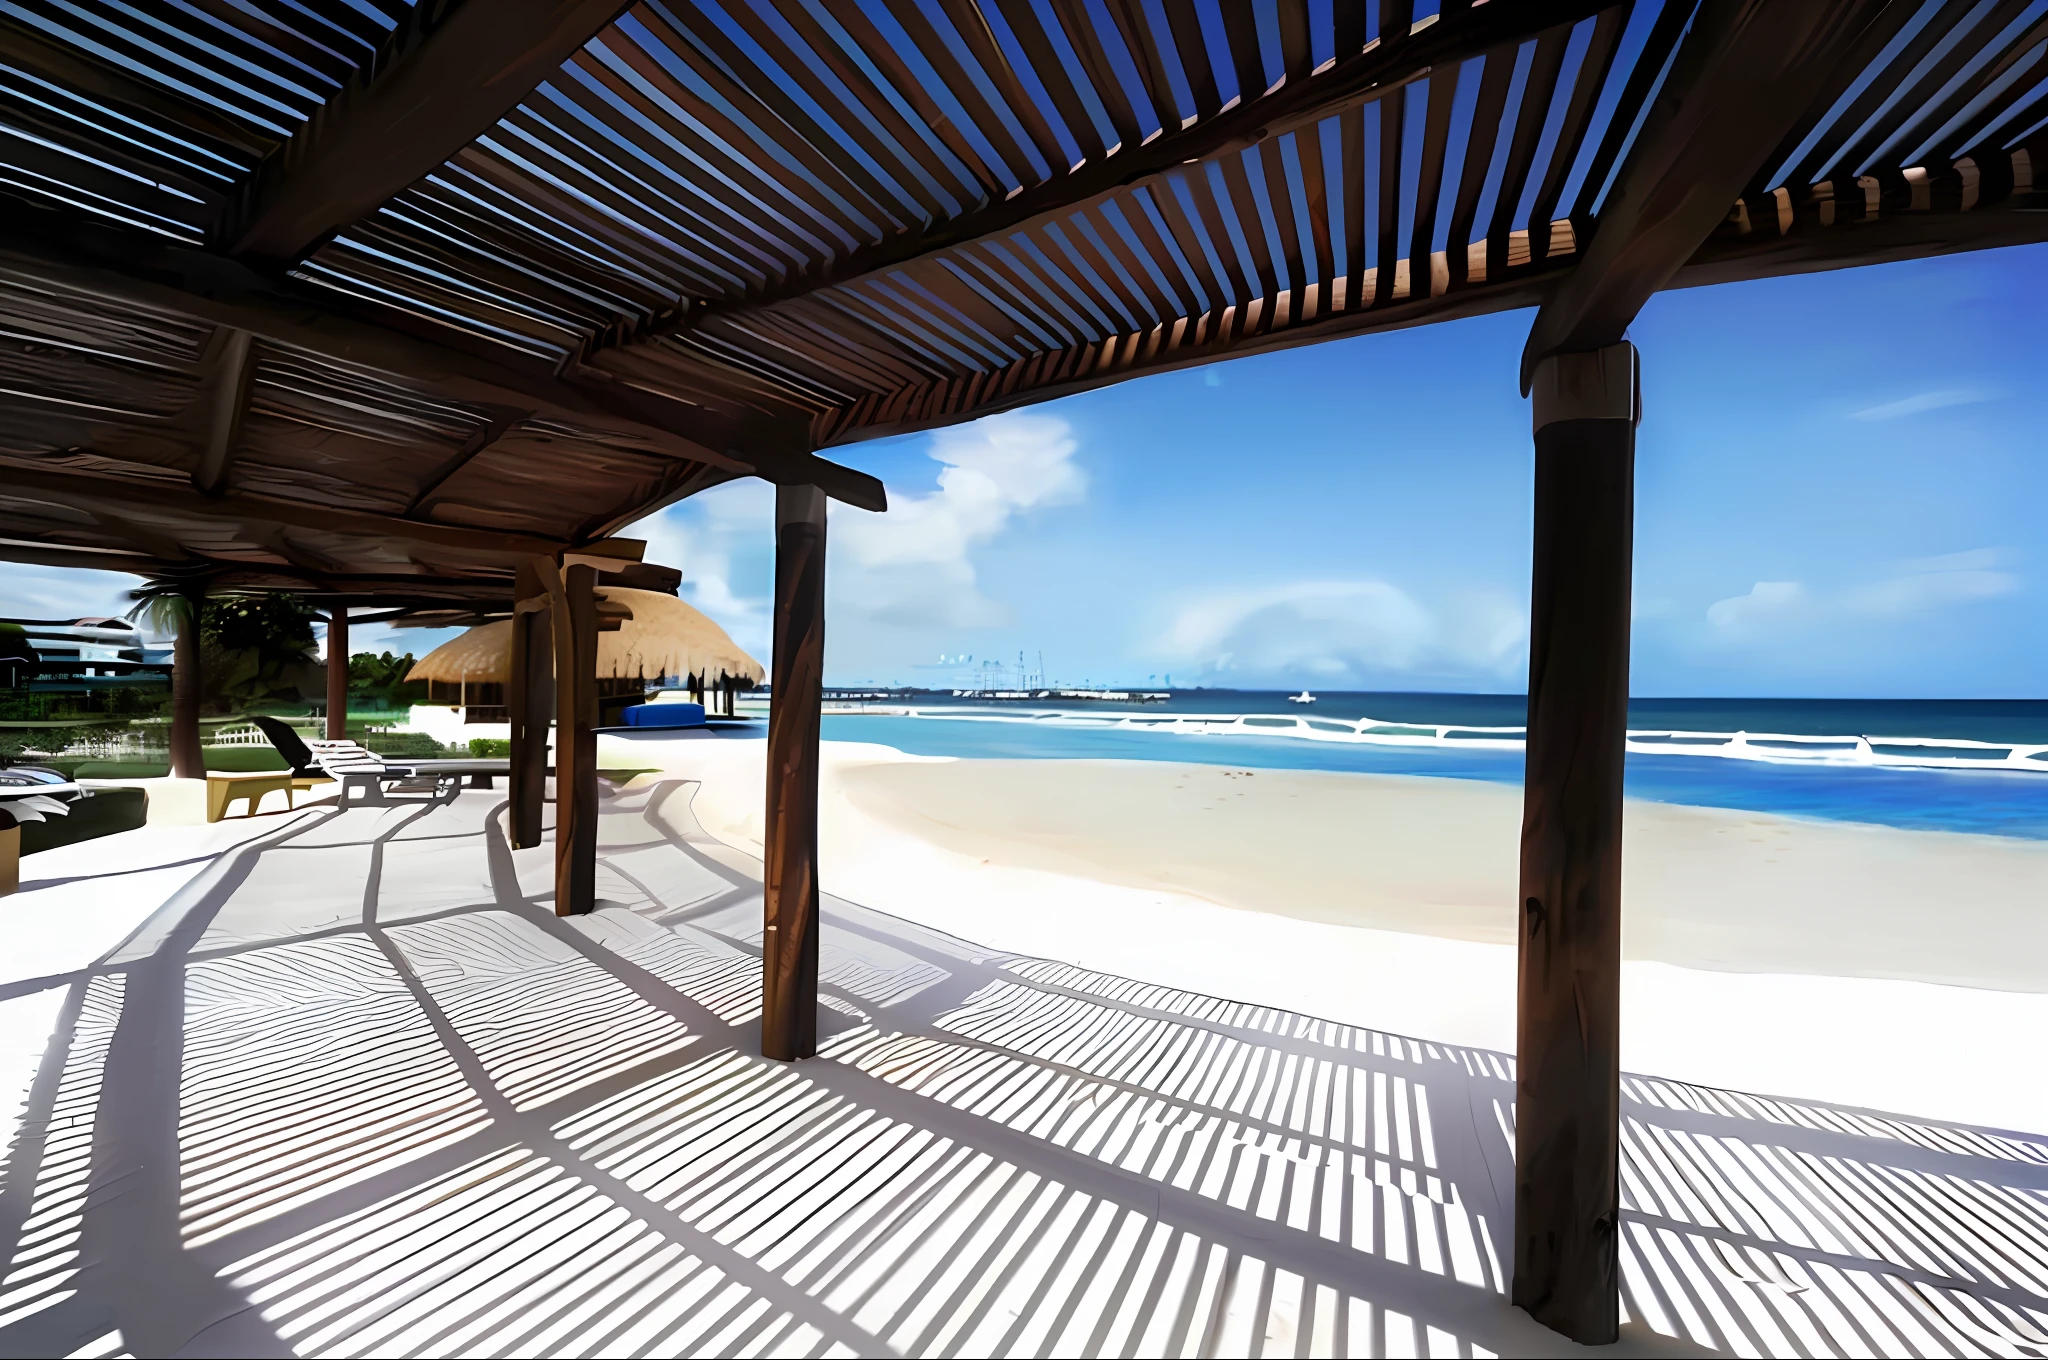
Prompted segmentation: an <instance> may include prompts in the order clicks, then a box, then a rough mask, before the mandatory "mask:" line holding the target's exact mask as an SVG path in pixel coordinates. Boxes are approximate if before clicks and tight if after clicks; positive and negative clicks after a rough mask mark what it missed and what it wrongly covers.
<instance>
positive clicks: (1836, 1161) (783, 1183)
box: [0, 782, 2048, 1356]
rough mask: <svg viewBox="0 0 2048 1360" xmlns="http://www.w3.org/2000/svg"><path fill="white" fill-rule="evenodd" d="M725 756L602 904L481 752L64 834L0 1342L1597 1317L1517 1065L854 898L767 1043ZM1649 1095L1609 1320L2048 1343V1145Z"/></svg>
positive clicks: (10, 1086) (1819, 1107)
mask: <svg viewBox="0 0 2048 1360" xmlns="http://www.w3.org/2000/svg"><path fill="white" fill-rule="evenodd" d="M692 787H693V786H691V785H688V784H685V783H681V782H668V783H662V784H658V785H656V786H654V787H652V788H647V789H640V790H636V791H633V792H629V793H626V794H623V795H612V794H607V796H606V802H605V812H604V817H603V820H602V824H601V840H602V845H601V850H600V854H601V861H602V862H601V865H600V868H599V880H598V881H599V889H598V891H599V894H600V896H601V897H602V898H603V899H605V902H606V905H605V906H604V907H603V909H601V910H600V911H598V912H597V913H595V914H594V915H592V916H589V917H586V918H582V919H578V920H570V921H564V920H559V919H557V918H556V917H555V916H554V915H553V914H552V910H551V903H550V901H549V895H550V890H551V869H552V852H551V850H550V849H549V848H548V847H545V846H544V847H542V848H540V849H538V850H533V851H519V852H514V851H511V850H509V849H508V848H507V846H506V842H505V839H504V836H503V824H502V795H501V794H494V793H485V792H472V791H466V792H464V793H462V794H461V795H460V796H459V797H458V798H457V799H455V800H454V801H453V802H452V803H450V804H447V805H443V806H426V805H414V806H411V807H401V808H391V809H362V810H356V811H350V812H345V813H338V812H335V811H332V810H330V809H319V808H316V809H313V810H301V811H300V812H298V813H294V814H288V815H287V814H277V815H266V816H263V817H259V818H255V819H251V820H248V821H242V822H233V823H222V824H221V825H219V826H217V827H152V828H148V829H145V830H144V831H141V832H135V833H130V835H129V836H126V837H117V838H110V840H108V841H105V842H95V843H93V844H92V845H87V846H75V847H69V848H67V849H66V850H63V851H53V852H50V853H48V854H46V855H38V856H35V857H34V858H33V859H31V860H30V861H29V862H28V863H27V865H26V866H25V869H26V876H27V879H28V881H27V883H26V884H25V885H24V891H23V892H22V893H20V894H19V895H17V896H15V897H13V898H9V899H5V900H4V902H0V961H4V971H0V1082H4V1083H6V1085H5V1086H4V1087H0V1134H6V1135H7V1136H8V1142H7V1145H6V1152H5V1162H4V1164H0V1177H4V1179H0V1252H4V1253H5V1254H6V1263H7V1264H6V1272H7V1273H6V1275H5V1278H4V1281H0V1354H5V1355H31V1354H33V1355H65V1354H93V1355H99V1354H109V1355H111V1354H120V1353H124V1352H125V1353H130V1354H135V1355H147V1356H156V1355H176V1354H193V1355H274V1354H292V1353H295V1354H301V1355H316V1354H318V1355H329V1354H332V1355H362V1354H376V1355H397V1354H431V1355H444V1354H520V1355H527V1354H578V1355H581V1354H604V1355H622V1354H642V1353H646V1354H661V1355H673V1354H719V1355H727V1354H771V1353H772V1354H782V1353H790V1354H823V1353H833V1354H862V1355H866V1354H888V1353H892V1352H894V1353H905V1354H925V1353H945V1354H956V1353H957V1354H970V1355H979V1354H1034V1355H1071V1354H1083V1353H1087V1354H1098V1353H1099V1354H1122V1355H1160V1354H1168V1353H1172V1354H1215V1355H1246V1354H1259V1355H1290V1356H1291V1355H1325V1354H1432V1355H1435V1354H1455V1355H1489V1354H1492V1355H1536V1354H1570V1353H1575V1351H1576V1349H1577V1348H1575V1347H1572V1346H1570V1345H1568V1344H1566V1343H1564V1342H1562V1341H1561V1340H1559V1339H1558V1338H1557V1337H1555V1336H1554V1335H1553V1334H1552V1333H1549V1332H1547V1331H1545V1330H1543V1329H1542V1328H1540V1327H1537V1326H1536V1325H1535V1324H1534V1323H1532V1322H1531V1321H1530V1320H1529V1319H1528V1318H1527V1317H1526V1316H1525V1315H1523V1314H1521V1313H1520V1312H1518V1311H1516V1310H1515V1309H1513V1308H1511V1307H1509V1306H1508V1305H1507V1303H1506V1301H1505V1297H1504V1294H1503V1283H1502V1264H1503V1262H1504V1260H1505V1258H1506V1257H1507V1255H1508V1253H1509V1244H1508V1237H1507V1232H1506V1228H1507V1222H1508V1213H1509V1209H1510V1206H1509V1205H1508V1204H1507V1203H1506V1202H1505V1200H1504V1196H1506V1195H1507V1194H1508V1193H1509V1190H1510V1185H1511V1169H1512V1168H1511V1162H1510V1156H1511V1153H1510V1142H1509V1137H1510V1129H1511V1119H1512V1110H1511V1100H1512V1095H1513V1084H1512V1074H1513V1066H1512V1059H1511V1058H1509V1057H1507V1056H1506V1055H1503V1054H1500V1053H1495V1052H1489V1051H1484V1050H1479V1049H1473V1048H1463V1047H1455V1046H1450V1045H1445V1044H1438V1043H1431V1042H1428V1041H1427V1039H1426V1037H1425V1038H1421V1039H1417V1038H1405V1037H1401V1036H1396V1035H1390V1034H1384V1033H1379V1032H1375V1031H1370V1030H1366V1029H1361V1028H1357V1027H1353V1026H1345V1025H1339V1024H1335V1023H1332V1022H1328V1021H1322V1020H1317V1019H1314V1018H1311V1017H1308V1016H1303V1015H1296V1014H1292V1013H1289V1012H1285V1011H1279V1010H1274V1009H1270V1008H1262V1007H1255V1006H1249V1005H1244V1004H1239V1003H1233V1002H1227V1001H1222V1000H1218V999H1216V998H1213V997H1207V996H1202V995H1199V994H1195V993H1190V992H1185V991H1176V990H1173V989H1169V988H1165V987H1159V986H1153V985H1147V984H1145V983H1143V982H1136V981H1131V980H1127V979H1124V978H1119V977H1112V976H1107V975H1104V974H1100V973H1094V972H1089V971H1085V970H1082V969H1078V968H1074V967H1071V966H1068V965H1064V964H1055V963H1049V962H1046V961H1043V960H1036V959H1031V958H1026V957H1021V956H1017V955H1013V954H1005V953H1000V952H996V951H993V950H988V949H983V948H980V947H977V946H975V945H972V944H968V943H966V942H963V941H961V940H957V939H953V938H951V937H948V936H945V935H941V934H939V933H937V932H935V931H932V930H929V929H926V928H924V927H920V926H916V925H913V924H910V923H908V922H904V921H901V920H898V919H895V918H892V917H888V916H884V915H881V914H879V913H876V912H872V911H868V910H865V909H863V908H861V907H858V906H855V905H853V904H850V903H845V902H838V901H832V902H829V903H828V912H827V923H826V931H825V934H824V937H823V971H824V977H825V986H824V1009H823V1011H822V1014H821V1023H820V1032H821V1035H822V1036H823V1037H822V1040H821V1044H820V1053H819V1056H818V1057H817V1058H816V1059H814V1060H812V1061H808V1062H805V1063H801V1064H796V1065H783V1064H777V1063H771V1062H767V1061H764V1060H762V1059H761V1058H759V1057H758V1056H757V1050H758V1010H757V992H758V981H759V979H758V974H759V962H758V958H759V955H758V949H759V939H760V933H761V931H760V891H759V886H758V876H757V870H758V866H757V865H756V864H755V863H754V862H753V861H752V860H750V859H748V858H747V857H745V856H744V855H742V854H740V853H739V852H737V851H734V850H732V849H730V848H729V847H726V846H723V845H721V844H719V843H718V842H716V841H713V840H712V839H710V838H709V837H708V836H706V835H705V834H704V833H703V832H702V831H701V830H700V829H699V828H698V827H697V824H696V822H695V821H694V820H693V819H692V817H691V815H690V813H689V810H688V805H689V802H690V798H691V792H692ZM95 847H97V848H95ZM1701 1023H1702V1024H1711V1023H1712V1017H1710V1016H1703V1017H1701ZM1623 1096H1624V1114H1625V1118H1626V1126H1625V1129H1624V1156H1625V1193H1624V1200H1625V1207H1624V1210H1623V1213H1622V1222H1621V1234H1622V1248H1623V1258H1624V1276H1625V1288H1624V1299H1625V1310H1626V1314H1627V1317H1628V1322H1627V1323H1626V1325H1625V1327H1624V1339H1623V1343H1622V1345H1621V1346H1620V1347H1619V1348H1617V1349H1616V1350H1609V1351H1604V1352H1601V1353H1604V1354H1617V1353H1620V1354H1702V1353H1707V1354H1745V1355H1748V1354H1786V1355H1796V1354H1805V1355H1871V1354H1883V1355H1980V1354H1995V1355H2010V1356H2022V1355H2039V1354H2042V1353H2043V1348H2044V1347H2048V1139H2031V1138H2022V1137H2016V1136H2013V1135H2011V1134H1999V1133H1993V1132H1989V1131H1985V1130H1977V1129H1971V1128H1965V1127H1959V1126H1949V1125H1940V1124H1934V1123H1929V1122H1926V1121H1915V1120H1908V1119H1903V1118H1895V1117H1888V1116H1885V1115H1882V1114H1877V1113H1872V1112H1868V1111H1857V1110H1847V1109H1842V1108H1838V1107H1831V1106H1827V1105H1823V1104H1819V1103H1808V1102H1796V1101H1787V1100H1765V1099H1761V1098H1757V1097H1752V1096H1745V1095H1740V1094H1736V1093H1732V1092H1727V1091H1719V1090H1712V1089H1707V1088H1702V1087H1698V1086H1688V1085H1683V1084H1679V1083H1675V1082H1669V1081H1661V1080H1658V1079H1655V1078H1650V1077H1633V1076H1631V1077H1628V1078H1626V1079H1625V1082H1624V1091H1623Z"/></svg>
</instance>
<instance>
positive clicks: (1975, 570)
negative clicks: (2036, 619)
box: [1845, 548, 2020, 618]
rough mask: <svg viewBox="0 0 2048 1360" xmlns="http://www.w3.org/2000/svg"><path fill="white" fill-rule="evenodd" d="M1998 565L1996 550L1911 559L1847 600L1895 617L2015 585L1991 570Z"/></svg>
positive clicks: (2004, 574)
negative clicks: (1892, 572)
mask: <svg viewBox="0 0 2048 1360" xmlns="http://www.w3.org/2000/svg"><path fill="white" fill-rule="evenodd" d="M1997 564H1998V552H1997V550H1996V549H1994V548H1977V549H1975V550H1973V551H1970V552H1959V553H1949V554H1948V555H1946V556H1943V557H1920V558H1914V559H1912V560H1909V561H1906V562H1901V563H1900V564H1899V566H1900V572H1899V574H1898V575H1896V576H1893V577H1890V578H1888V579H1886V580H1882V581H1875V582H1872V583H1871V584H1869V585H1867V586H1861V587H1859V588H1857V589H1856V590H1853V591H1850V592H1849V594H1848V596H1847V598H1846V601H1845V602H1846V604H1847V605H1848V607H1849V608H1850V609H1852V610H1854V611H1855V612H1856V613H1859V614H1875V615H1878V616H1880V617H1885V618H1898V617H1900V616H1903V615H1907V614H1919V613H1922V612H1924V611H1926V610H1929V609H1935V608H1939V607H1940V606H1942V605H1949V604H1958V603H1961V602H1962V601H1964V600H1985V599H1990V598H1991V597H1992V596H1995V595H2009V594H2011V593H2012V592H2013V591H2015V590H2017V589H2019V585H2020V581H2019V577H2017V576H2015V575H2013V574H2012V573H2011V572H2005V571H1998V570H1995V569H1994V568H1995V567H1996V566H1997Z"/></svg>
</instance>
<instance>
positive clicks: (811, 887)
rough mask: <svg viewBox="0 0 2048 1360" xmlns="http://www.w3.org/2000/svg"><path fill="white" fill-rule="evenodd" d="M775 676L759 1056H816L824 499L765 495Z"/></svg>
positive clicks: (786, 489)
mask: <svg viewBox="0 0 2048 1360" xmlns="http://www.w3.org/2000/svg"><path fill="white" fill-rule="evenodd" d="M774 664H775V671H774V689H773V690H772V691H771V696H772V697H771V699H770V703H769V706H768V819H767V825H766V828H765V834H764V836H763V851H762V897H763V905H764V907H765V909H766V913H767V932H766V934H765V935H764V936H763V937H762V948H761V993H762V995H761V1052H762V1053H763V1054H764V1055H765V1056H767V1057H770V1058H780V1059H782V1060H783V1061H785V1062H788V1061H791V1060H794V1059H797V1058H808V1057H810V1056H811V1055H812V1054H814V1053H816V1052H817V1051H818V714H819V705H820V702H821V700H822V698H823V693H824V678H825V493H824V492H823V491H821V490H819V489H818V488H817V487H815V486H802V485H792V484H785V485H781V486H778V487H776V488H775V663H774Z"/></svg>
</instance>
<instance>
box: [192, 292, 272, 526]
mask: <svg viewBox="0 0 2048 1360" xmlns="http://www.w3.org/2000/svg"><path fill="white" fill-rule="evenodd" d="M255 339H256V338H255V337H254V336H253V335H251V334H250V333H249V332H247V331H245V330H242V329H240V328H239V327H235V326H218V327H216V328H215V329H214V333H213V340H212V342H211V343H210V344H209V345H208V346H207V353H206V354H205V355H204V356H203V357H202V359H201V362H202V363H204V364H205V366H206V377H205V378H204V380H203V381H202V383H201V387H200V391H201V393H202V399H201V402H200V410H201V414H202V419H203V425H202V429H201V431H200V438H199V466H198V468H197V469H196V470H195V471H194V472H193V474H192V485H193V486H195V487H197V488H198V489H199V490H200V491H203V492H205V493H206V494H207V495H209V496H218V495H219V494H220V493H221V492H222V491H223V490H225V489H226V488H227V483H228V470H229V468H230V466H231V465H232V464H233V462H234V457H235V451H236V450H237V449H238V448H239V447H240V446H241V442H242V417H243V416H244V415H245V414H246V413H247V412H248V409H249V384H250V383H251V382H253V381H254V380H255V376H256V357H255Z"/></svg>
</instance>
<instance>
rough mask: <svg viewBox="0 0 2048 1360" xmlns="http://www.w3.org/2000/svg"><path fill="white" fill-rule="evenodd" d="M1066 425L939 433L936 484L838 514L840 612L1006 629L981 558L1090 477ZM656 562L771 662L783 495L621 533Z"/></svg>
mask: <svg viewBox="0 0 2048 1360" xmlns="http://www.w3.org/2000/svg"><path fill="white" fill-rule="evenodd" d="M1077 451H1078V444H1077V442H1076V441H1075V439H1074V435H1073V430H1072V428H1071V427H1070V426H1069V425H1068V424H1067V422H1066V421H1064V420H1061V419H1059V418H1057V417H1053V416H1046V415H1040V414H1010V415H1000V416H991V417H989V418H988V419H986V420H980V421H976V422H975V423H973V424H971V425H963V426H959V427H957V428H954V429H949V430H941V431H939V432H938V433H936V434H934V435H932V436H931V440H930V445H929V448H928V452H929V454H930V456H931V457H932V458H933V459H935V460H936V461H938V462H939V463H941V464H942V465H943V466H942V468H941V469H940V472H939V476H938V489H937V490H935V491H931V492H925V493H918V492H909V491H904V490H901V489H900V488H897V487H891V488H890V489H889V509H888V511H887V512H886V513H884V514H879V515H877V514H871V513H869V512H867V511H864V510H850V509H848V508H847V507H844V506H841V505H837V504H835V505H833V506H832V507H831V515H832V519H831V528H830V531H829V532H828V534H827V536H826V537H827V545H828V550H829V551H830V553H831V564H830V570H829V574H828V578H827V582H826V595H827V599H828V600H829V601H830V604H831V607H832V611H833V614H834V616H835V617H843V616H845V615H847V614H851V615H854V616H858V617H862V618H864V619H866V620H869V621H874V622H882V623H896V624H905V625H910V626H914V627H960V626H968V627H973V626H980V625H986V624H991V623H999V622H1002V621H1003V619H1004V618H1005V611H1004V609H1003V607H1002V606H1001V605H1000V604H998V603H997V602H996V601H994V600H991V599H988V598H987V597H986V596H984V595H983V594H982V593H981V591H980V590H979V589H978V588H977V585H976V580H975V569H974V560H973V554H974V551H975V549H977V548H978V547H981V546H983V545H985V544H987V543H989V542H990V541H991V540H993V539H995V538H996V537H997V536H999V535H1000V534H1001V533H1002V532H1003V531H1004V529H1005V528H1006V527H1007V526H1008V525H1009V524H1010V523H1011V522H1012V520H1013V519H1014V518H1015V517H1016V516H1017V515H1019V514H1021V513H1024V512H1027V511H1032V510H1037V509H1040V508H1043V507H1047V506H1054V505H1062V504H1067V503H1071V502H1073V501H1076V500H1079V499H1080V498H1081V496H1082V495H1083V494H1085V491H1086V488H1087V479H1086V477H1085V475H1084V474H1083V473H1082V471H1081V469H1080V468H1079V467H1077V466H1076V465H1075V464H1074V461H1073V460H1074V455H1075V453H1076V452H1077ZM625 532H626V534H627V535H628V536H629V537H635V538H644V539H646V540H647V560H648V561H650V562H659V563H661V564H662V565H664V566H670V567H674V568H676V569H677V570H678V571H680V572H681V573H682V575H683V582H682V588H681V594H682V596H683V598H684V599H686V600H688V601H689V602H690V603H692V604H694V605H696V606H697V607H698V608H699V609H702V610H703V611H704V612H705V613H706V614H708V615H710V616H711V617H712V618H713V619H715V620H716V621H717V622H718V623H719V624H720V625H721V626H722V627H724V628H725V630H726V631H727V632H728V633H730V634H732V637H733V640H734V641H735V642H737V643H739V644H740V645H741V646H742V647H744V648H746V649H747V650H748V651H750V652H752V653H753V654H754V655H756V656H758V657H761V658H762V659H764V660H765V659H766V658H767V656H768V654H769V648H770V644H771V642H772V640H773V639H772V634H773V631H774V601H773V598H772V594H771V592H772V591H773V579H774V566H773V563H774V555H775V488H774V487H773V486H771V485H769V484H768V483H766V482H762V481H757V480H754V479H751V478H749V479H746V480H743V481H737V482H728V483H726V484H725V485H723V486H719V487H714V488H713V489H712V490H710V491H706V492H704V493H702V494H700V495H696V496H692V497H691V498H690V499H688V500H687V501H684V502H683V503H682V504H680V505H676V506H672V507H671V508H669V509H667V510H664V511H663V512H661V513H660V514H658V515H654V516H651V517H650V518H648V519H645V520H642V521H640V522H639V523H638V524H636V525H634V526H633V527H632V528H630V529H628V530H626V531H625Z"/></svg>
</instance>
